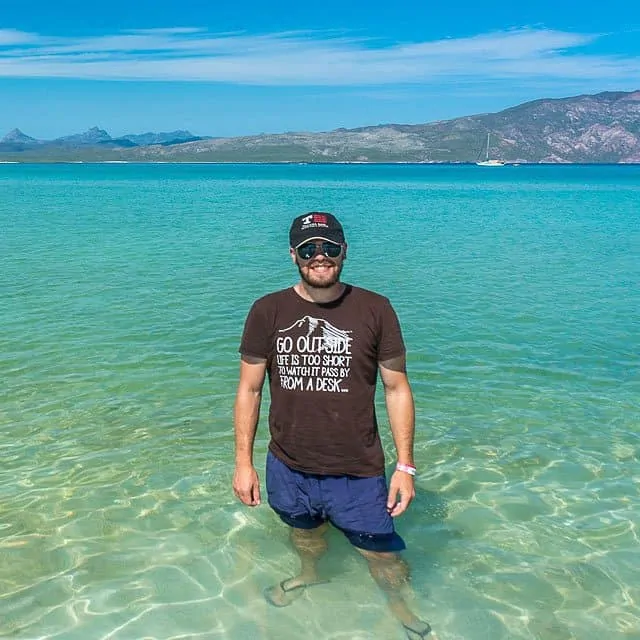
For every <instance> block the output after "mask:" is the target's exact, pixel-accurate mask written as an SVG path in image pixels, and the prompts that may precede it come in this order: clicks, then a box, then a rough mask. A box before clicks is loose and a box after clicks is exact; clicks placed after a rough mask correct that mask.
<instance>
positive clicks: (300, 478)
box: [267, 451, 405, 551]
mask: <svg viewBox="0 0 640 640" xmlns="http://www.w3.org/2000/svg"><path fill="white" fill-rule="evenodd" d="M267 494H268V497H269V505H270V506H271V508H272V509H273V510H274V511H275V512H276V513H277V514H278V515H279V516H280V518H281V519H282V521H283V522H285V523H286V524H288V525H289V526H291V527H296V528H298V529H315V528H316V527H319V526H320V525H321V524H323V523H324V522H327V521H328V522H331V524H332V525H334V526H335V527H337V528H338V529H340V530H341V531H342V532H343V533H344V534H345V535H346V536H347V538H348V540H349V542H351V544H352V545H354V546H355V547H359V548H360V549H365V550H367V551H402V549H404V548H405V544H404V540H403V539H402V538H401V537H400V536H399V535H398V534H397V533H396V532H395V529H394V526H393V518H392V517H391V516H390V515H389V512H388V511H387V495H388V491H387V482H386V480H385V477H384V476H376V477H373V478H357V477H354V476H321V475H315V474H310V473H302V472H301V471H296V470H295V469H291V468H290V467H288V466H287V465H286V464H285V463H284V462H282V461H281V460H279V459H278V458H276V457H275V456H274V455H273V454H272V453H271V451H269V452H268V454H267Z"/></svg>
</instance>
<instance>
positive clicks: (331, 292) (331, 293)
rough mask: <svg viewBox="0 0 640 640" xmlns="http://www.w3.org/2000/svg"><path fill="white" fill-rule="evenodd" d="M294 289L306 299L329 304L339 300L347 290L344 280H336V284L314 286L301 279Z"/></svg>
mask: <svg viewBox="0 0 640 640" xmlns="http://www.w3.org/2000/svg"><path fill="white" fill-rule="evenodd" d="M293 289H294V291H295V292H296V293H297V294H298V295H299V296H300V297H301V298H303V299H304V300H307V301H308V302H317V303H319V304H327V303H328V302H333V301H334V300H337V299H338V298H339V297H340V296H341V295H342V294H343V293H344V290H345V285H344V284H342V282H336V283H335V284H334V285H332V286H330V287H327V288H326V289H325V288H318V287H312V286H310V285H309V284H307V283H306V282H304V280H301V281H300V282H298V284H296V285H295V286H294V287H293Z"/></svg>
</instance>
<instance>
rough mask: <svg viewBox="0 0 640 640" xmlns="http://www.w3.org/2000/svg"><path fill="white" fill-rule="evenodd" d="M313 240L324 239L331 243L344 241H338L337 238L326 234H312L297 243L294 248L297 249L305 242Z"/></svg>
mask: <svg viewBox="0 0 640 640" xmlns="http://www.w3.org/2000/svg"><path fill="white" fill-rule="evenodd" d="M311 240H324V241H325V242H330V243H331V244H338V245H340V244H342V242H336V241H335V240H332V239H331V238H326V237H325V236H310V237H309V238H305V239H304V240H303V241H302V242H298V244H297V245H295V246H294V247H293V248H294V249H297V248H298V247H301V246H302V245H303V244H307V242H309V241H311Z"/></svg>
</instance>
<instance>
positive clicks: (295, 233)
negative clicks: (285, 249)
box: [289, 211, 344, 248]
mask: <svg viewBox="0 0 640 640" xmlns="http://www.w3.org/2000/svg"><path fill="white" fill-rule="evenodd" d="M314 238H318V239H319V240H328V241H329V242H335V243H336V244H344V231H343V229H342V225H341V224H340V222H338V219H337V218H336V217H335V216H334V215H333V214H332V213H326V212H324V211H311V212H310V213H304V214H302V215H301V216H298V217H297V218H296V219H295V220H294V221H293V222H292V223H291V229H289V246H290V247H294V248H295V247H299V246H300V245H301V244H304V243H305V242H307V241H308V240H312V239H314Z"/></svg>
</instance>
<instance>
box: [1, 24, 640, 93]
mask: <svg viewBox="0 0 640 640" xmlns="http://www.w3.org/2000/svg"><path fill="white" fill-rule="evenodd" d="M598 37H599V35H597V34H577V33H566V32H561V31H552V30H544V29H518V30H512V31H506V32H497V33H488V34H481V35H476V36H473V37H468V38H449V39H444V40H437V41H431V42H417V43H399V44H394V45H382V44H380V43H378V42H376V41H374V40H370V39H364V38H349V37H346V36H344V35H336V34H327V33H315V32H287V33H277V34H266V35H246V34H210V33H208V32H206V31H204V30H201V29H197V28H167V29H140V30H134V31H128V32H122V33H117V34H113V35H106V36H99V37H87V38H71V37H66V38H65V37H49V36H44V35H37V34H29V33H23V32H19V31H14V30H0V77H40V78H76V79H95V80H141V81H145V80H149V81H185V82H189V81H204V82H224V83H232V84H253V85H270V86H313V85H316V86H358V85H359V86H383V85H397V84H412V83H415V84H422V83H428V82H433V81H435V82H439V83H442V82H461V81H464V82H478V81H493V80H501V79H502V80H503V79H508V80H509V81H518V82H527V81H540V80H555V81H563V80H564V81H575V80H578V81H585V80H593V81H598V80H604V79H606V80H607V81H611V80H615V79H620V80H625V81H627V82H633V81H635V80H636V79H638V80H640V60H639V59H638V58H637V57H636V58H632V57H626V58H625V57H623V56H596V55H589V54H587V53H585V52H584V50H583V47H584V46H586V45H588V44H590V43H592V42H594V41H595V40H596V39H597V38H598Z"/></svg>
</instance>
